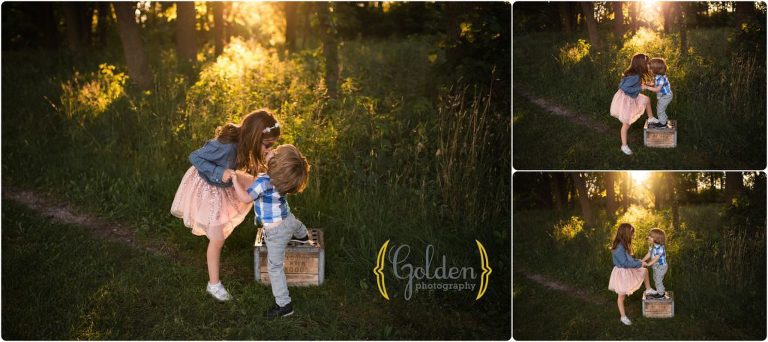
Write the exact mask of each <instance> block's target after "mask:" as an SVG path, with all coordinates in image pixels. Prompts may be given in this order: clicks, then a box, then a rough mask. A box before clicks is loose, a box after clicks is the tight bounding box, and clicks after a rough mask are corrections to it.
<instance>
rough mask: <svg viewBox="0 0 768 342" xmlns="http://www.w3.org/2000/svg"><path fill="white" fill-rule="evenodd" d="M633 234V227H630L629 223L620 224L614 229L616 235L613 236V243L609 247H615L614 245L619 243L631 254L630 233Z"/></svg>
mask: <svg viewBox="0 0 768 342" xmlns="http://www.w3.org/2000/svg"><path fill="white" fill-rule="evenodd" d="M634 234H635V227H632V225H631V224H629V223H622V224H620V225H619V229H618V230H617V231H616V237H615V238H613V245H612V246H611V249H616V246H618V245H619V244H621V245H622V246H624V249H625V250H626V251H627V252H628V253H629V254H632V235H634Z"/></svg>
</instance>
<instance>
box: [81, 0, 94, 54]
mask: <svg viewBox="0 0 768 342" xmlns="http://www.w3.org/2000/svg"><path fill="white" fill-rule="evenodd" d="M95 9H96V6H95V4H93V3H88V2H78V3H77V15H78V18H77V23H78V30H79V31H80V33H79V36H80V45H81V46H90V45H91V40H92V36H93V32H92V28H93V11H94V10H95Z"/></svg>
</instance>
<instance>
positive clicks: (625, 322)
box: [620, 316, 632, 325]
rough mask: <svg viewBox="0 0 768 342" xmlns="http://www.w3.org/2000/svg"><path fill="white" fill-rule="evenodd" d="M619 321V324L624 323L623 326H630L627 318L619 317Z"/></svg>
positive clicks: (630, 322)
mask: <svg viewBox="0 0 768 342" xmlns="http://www.w3.org/2000/svg"><path fill="white" fill-rule="evenodd" d="M620 321H621V323H624V325H632V321H630V320H629V318H627V316H621V319H620Z"/></svg>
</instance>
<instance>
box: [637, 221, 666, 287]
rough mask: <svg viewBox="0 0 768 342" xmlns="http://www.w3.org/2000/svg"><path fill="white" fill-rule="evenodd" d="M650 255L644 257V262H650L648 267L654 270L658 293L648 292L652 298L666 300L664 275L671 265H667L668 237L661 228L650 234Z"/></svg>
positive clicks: (654, 229)
mask: <svg viewBox="0 0 768 342" xmlns="http://www.w3.org/2000/svg"><path fill="white" fill-rule="evenodd" d="M648 243H649V244H650V245H651V246H650V247H649V248H648V253H646V254H645V257H643V260H642V261H643V262H645V261H646V260H649V259H650V261H648V264H647V265H648V266H651V267H652V268H653V282H654V283H655V284H656V291H650V292H648V291H646V293H648V294H649V295H650V297H651V298H656V299H660V298H664V294H665V291H664V290H665V288H664V275H665V274H667V269H668V267H669V263H667V249H666V247H665V246H666V236H665V234H664V231H663V230H661V229H659V228H653V229H651V232H650V233H649V234H648Z"/></svg>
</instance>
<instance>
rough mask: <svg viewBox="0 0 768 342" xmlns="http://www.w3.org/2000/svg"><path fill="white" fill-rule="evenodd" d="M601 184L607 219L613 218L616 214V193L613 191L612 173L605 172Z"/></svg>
mask: <svg viewBox="0 0 768 342" xmlns="http://www.w3.org/2000/svg"><path fill="white" fill-rule="evenodd" d="M603 182H604V183H605V209H606V210H607V211H608V217H610V218H613V216H614V215H615V214H616V191H615V189H614V186H615V181H614V177H613V173H612V172H606V173H605V176H604V178H603Z"/></svg>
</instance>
